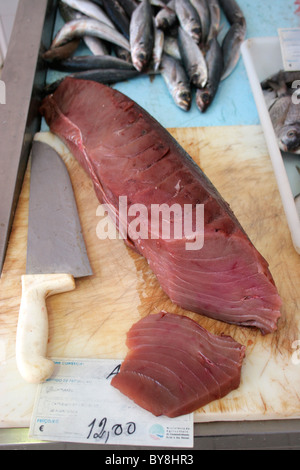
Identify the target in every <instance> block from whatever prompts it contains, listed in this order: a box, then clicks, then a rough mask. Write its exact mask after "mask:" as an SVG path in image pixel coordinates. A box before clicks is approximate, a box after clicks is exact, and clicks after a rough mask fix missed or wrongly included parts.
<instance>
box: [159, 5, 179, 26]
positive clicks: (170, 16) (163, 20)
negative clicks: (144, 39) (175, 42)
mask: <svg viewBox="0 0 300 470" xmlns="http://www.w3.org/2000/svg"><path fill="white" fill-rule="evenodd" d="M176 21H177V15H176V12H175V0H171V1H170V2H168V3H167V5H166V6H165V7H163V8H161V9H160V10H159V12H158V13H157V14H156V16H155V24H156V26H157V28H160V29H163V30H167V29H169V28H171V26H173V25H174V24H175V23H176Z"/></svg>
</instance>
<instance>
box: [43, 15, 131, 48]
mask: <svg viewBox="0 0 300 470" xmlns="http://www.w3.org/2000/svg"><path fill="white" fill-rule="evenodd" d="M83 36H94V37H98V38H100V39H104V40H105V41H108V42H111V43H114V44H117V45H118V46H121V47H123V48H124V49H127V50H130V45H129V42H128V41H127V39H126V38H124V36H123V35H122V34H121V33H119V32H118V31H117V30H116V29H113V28H111V27H110V26H108V25H107V24H105V23H102V22H101V21H97V20H94V19H92V18H82V19H79V20H73V21H69V22H68V23H66V24H65V25H64V26H63V27H62V28H61V30H60V31H59V32H58V33H57V35H56V37H55V38H54V40H53V42H52V45H51V48H54V47H58V46H62V45H63V44H65V43H67V42H69V41H72V39H74V38H78V37H83Z"/></svg>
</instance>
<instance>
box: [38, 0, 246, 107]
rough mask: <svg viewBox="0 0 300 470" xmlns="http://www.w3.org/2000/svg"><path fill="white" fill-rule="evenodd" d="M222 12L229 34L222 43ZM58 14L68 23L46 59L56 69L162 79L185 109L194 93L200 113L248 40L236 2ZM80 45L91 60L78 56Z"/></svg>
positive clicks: (166, 2)
mask: <svg viewBox="0 0 300 470" xmlns="http://www.w3.org/2000/svg"><path fill="white" fill-rule="evenodd" d="M221 9H222V10H223V12H224V14H225V16H226V18H227V20H228V23H229V29H228V31H227V33H226V34H225V36H224V38H223V40H222V41H221V42H219V39H218V35H219V32H220V30H221V29H222V27H221V25H220V21H221ZM59 10H60V14H61V16H62V18H63V20H64V22H65V24H64V26H63V27H62V28H61V29H60V31H59V32H58V33H57V35H56V36H55V38H54V40H53V42H52V45H51V47H50V49H49V50H48V51H47V52H46V53H45V54H44V56H43V57H44V59H45V60H46V61H47V64H48V65H49V66H50V67H51V68H54V69H56V70H59V71H62V72H67V73H71V76H74V77H76V78H82V79H86V80H94V81H98V82H101V83H105V84H112V83H116V82H119V81H122V80H128V79H130V78H132V77H135V76H138V75H139V74H149V75H150V74H155V73H160V74H161V75H162V76H163V78H164V81H165V83H166V86H167V88H168V90H169V92H170V94H171V96H172V97H173V99H174V102H175V103H176V105H177V106H179V107H180V108H181V109H183V110H185V111H188V110H189V109H190V107H191V102H192V90H194V89H195V90H196V93H195V94H196V103H197V106H198V108H199V109H200V111H201V112H204V111H205V110H206V109H207V108H208V106H209V105H210V104H211V102H212V101H213V99H214V97H215V95H216V93H217V91H218V88H219V84H220V81H221V80H223V79H225V78H226V77H228V76H229V75H230V74H231V72H232V71H233V70H234V68H235V66H236V64H237V62H238V60H239V57H240V46H241V43H242V42H243V41H244V39H245V35H246V20H245V17H244V15H243V12H242V11H241V9H240V7H239V6H238V4H237V3H236V1H235V0H60V1H59ZM81 41H84V43H85V45H86V46H87V47H88V48H89V50H90V52H91V53H92V55H85V56H80V55H75V56H74V55H73V54H74V53H75V51H76V50H77V48H78V46H79V44H80V42H81ZM60 81H61V80H60ZM60 81H57V82H55V83H53V84H51V85H50V86H48V88H47V92H48V93H50V92H52V91H53V90H54V89H55V88H56V87H57V86H58V84H59V83H60Z"/></svg>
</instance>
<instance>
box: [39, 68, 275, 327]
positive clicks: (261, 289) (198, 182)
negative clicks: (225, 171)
mask: <svg viewBox="0 0 300 470" xmlns="http://www.w3.org/2000/svg"><path fill="white" fill-rule="evenodd" d="M41 113H42V114H43V115H44V117H45V119H46V121H47V123H48V125H49V126H50V129H51V131H52V132H53V133H55V134H57V135H58V136H59V137H60V138H61V139H62V140H63V141H64V142H65V144H66V145H67V146H68V147H69V149H70V151H71V152H72V153H73V155H74V156H75V157H76V158H77V159H78V161H79V162H80V163H81V165H82V166H83V167H84V169H85V170H86V172H87V173H88V175H89V176H90V177H91V179H92V181H93V183H94V188H95V191H96V194H97V197H98V199H99V201H100V202H101V203H106V204H109V205H110V206H111V207H112V209H111V211H112V213H114V215H115V219H116V224H117V226H118V228H119V229H120V231H121V232H122V233H123V232H124V230H125V233H126V234H127V233H129V226H130V224H131V222H132V218H131V219H130V218H128V220H127V222H126V226H125V222H124V218H123V219H122V217H121V216H120V212H121V211H120V210H119V198H120V197H124V196H126V198H127V204H128V211H130V208H133V207H136V206H135V205H136V204H143V207H146V209H147V214H150V213H151V209H152V208H153V205H155V204H156V205H159V207H161V206H162V205H163V204H167V205H169V207H170V206H172V207H173V204H176V206H177V207H179V208H181V209H182V213H183V210H184V208H185V207H187V205H189V207H192V209H191V210H192V215H193V226H192V227H191V228H190V232H189V231H187V232H184V237H181V239H177V238H176V237H175V235H174V234H173V235H172V234H171V236H170V237H169V238H168V239H167V238H166V237H165V236H164V234H163V232H162V230H161V228H160V225H159V224H158V225H155V224H154V225H153V224H152V223H151V224H148V222H149V219H148V218H147V217H148V215H147V216H144V219H143V218H141V219H140V220H141V227H142V226H143V225H144V226H146V228H147V230H148V231H147V237H145V236H143V237H142V236H140V237H137V238H135V239H132V237H131V239H130V236H128V238H127V240H126V242H127V243H128V244H129V245H130V246H131V247H132V248H134V249H135V250H136V251H138V252H139V253H140V254H142V255H143V256H144V257H145V258H146V259H147V261H148V263H149V265H150V267H151V268H152V270H153V272H154V273H155V275H156V276H157V279H158V281H159V283H160V285H161V287H162V289H163V290H164V291H165V292H166V293H167V295H168V296H169V297H170V299H171V300H172V301H173V302H174V303H175V304H178V305H179V306H181V307H182V308H184V309H186V310H190V311H193V312H197V313H200V314H204V315H207V316H209V317H212V318H215V319H217V320H222V321H224V322H228V323H234V324H237V325H243V326H255V327H258V328H260V330H261V332H262V333H263V334H266V333H270V332H272V331H274V330H276V328H277V320H278V318H279V317H280V306H281V299H280V297H279V295H278V292H277V289H276V286H275V283H274V281H273V278H272V275H271V273H270V271H269V268H268V263H267V262H266V260H265V259H264V258H263V257H262V256H261V254H260V253H259V252H258V251H257V250H256V248H255V247H254V246H253V244H252V243H251V241H250V240H249V238H248V236H247V234H246V233H245V231H244V230H243V228H242V227H241V225H240V223H239V222H238V220H237V218H236V217H235V215H234V214H233V212H232V210H231V209H230V207H229V205H228V204H227V203H226V202H225V201H224V199H223V198H222V196H221V195H220V194H219V193H218V191H217V190H216V188H215V187H214V186H213V184H212V183H211V182H210V181H209V180H208V178H207V177H206V176H205V174H204V173H203V172H202V171H201V169H200V168H199V167H198V166H197V165H196V164H195V163H194V162H193V160H192V159H191V157H190V156H189V155H188V154H187V153H186V152H185V151H184V150H183V148H182V147H181V146H180V145H179V144H178V143H177V142H176V141H175V139H173V137H172V136H171V135H170V134H169V133H168V132H167V131H166V130H165V129H164V128H163V127H162V126H161V125H160V124H159V123H158V122H157V121H156V120H155V119H154V118H152V117H151V116H150V115H149V114H148V113H147V112H146V111H145V110H143V109H142V108H141V107H140V106H138V105H137V104H136V103H135V102H133V101H132V100H131V99H129V98H128V97H126V96H124V95H123V94H122V93H120V92H118V91H116V90H113V89H112V88H110V87H107V86H105V85H101V84H98V83H95V82H91V81H85V80H76V79H72V78H69V77H68V78H66V79H65V80H64V81H63V82H62V84H61V85H60V86H59V88H58V89H57V90H56V91H55V93H54V94H53V95H50V96H48V97H46V98H45V100H44V101H43V104H42V107H41ZM200 204H202V205H204V245H203V247H201V249H197V250H187V249H186V247H187V241H188V240H189V242H190V241H191V236H194V238H195V239H197V237H198V232H197V227H198V226H196V225H195V220H196V210H197V207H198V206H199V205H200ZM184 217H185V216H183V219H182V224H184V222H185V218H184ZM121 219H122V220H121ZM176 220H177V219H176V216H175V215H172V214H171V215H170V218H169V221H168V223H169V227H171V232H172V227H173V226H174V225H175V222H176ZM151 221H152V219H151ZM147 224H148V225H147ZM149 225H150V228H149ZM127 228H128V230H127Z"/></svg>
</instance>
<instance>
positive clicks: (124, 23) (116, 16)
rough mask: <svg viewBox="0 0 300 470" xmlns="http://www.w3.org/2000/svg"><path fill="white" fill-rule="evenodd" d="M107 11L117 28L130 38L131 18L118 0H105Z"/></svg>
mask: <svg viewBox="0 0 300 470" xmlns="http://www.w3.org/2000/svg"><path fill="white" fill-rule="evenodd" d="M103 5H104V8H105V11H106V13H107V14H108V15H109V17H110V18H111V19H112V21H113V23H114V25H115V26H116V27H117V29H118V30H119V31H120V32H121V33H123V35H124V36H125V38H126V39H128V40H129V18H128V16H127V14H126V12H125V10H124V8H123V7H122V6H121V5H120V3H119V2H118V1H117V0H103Z"/></svg>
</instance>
